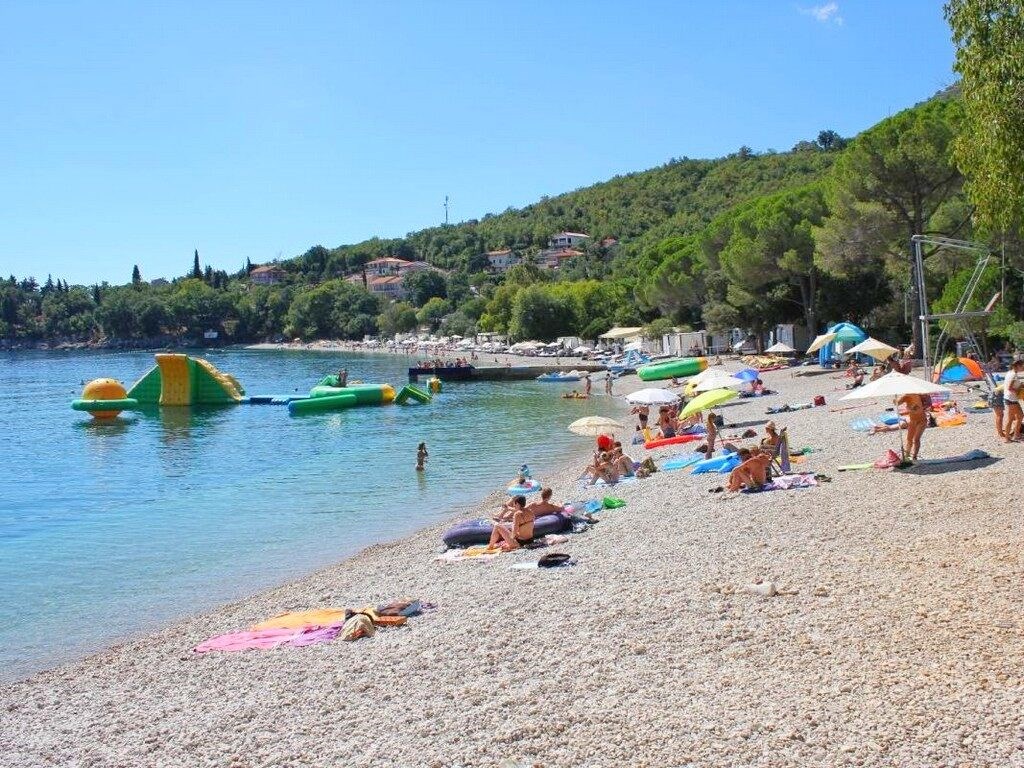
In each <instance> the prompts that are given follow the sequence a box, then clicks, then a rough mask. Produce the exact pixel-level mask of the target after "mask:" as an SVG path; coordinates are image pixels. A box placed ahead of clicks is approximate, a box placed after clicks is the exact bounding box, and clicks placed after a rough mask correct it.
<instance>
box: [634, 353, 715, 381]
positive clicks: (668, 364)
mask: <svg viewBox="0 0 1024 768" xmlns="http://www.w3.org/2000/svg"><path fill="white" fill-rule="evenodd" d="M707 367H708V360H707V358H706V357H680V358H677V359H675V360H665V361H663V362H660V363H652V364H651V365H645V366H642V367H640V368H637V371H636V375H637V376H638V377H639V378H640V380H641V381H658V380H660V379H671V378H674V377H676V376H696V375H697V374H698V373H700V372H701V371H703V370H704V369H705V368H707Z"/></svg>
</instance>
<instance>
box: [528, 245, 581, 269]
mask: <svg viewBox="0 0 1024 768" xmlns="http://www.w3.org/2000/svg"><path fill="white" fill-rule="evenodd" d="M582 255H583V251H577V250H576V249H575V248H553V249H552V248H549V249H548V250H546V251H541V252H540V253H539V254H538V256H537V266H538V267H541V268H543V269H558V268H559V267H561V266H562V264H563V263H565V262H566V261H568V260H569V259H571V258H573V257H574V256H582Z"/></svg>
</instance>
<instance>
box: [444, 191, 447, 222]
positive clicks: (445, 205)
mask: <svg viewBox="0 0 1024 768" xmlns="http://www.w3.org/2000/svg"><path fill="white" fill-rule="evenodd" d="M444 225H445V226H446V227H447V226H448V195H445V196H444Z"/></svg>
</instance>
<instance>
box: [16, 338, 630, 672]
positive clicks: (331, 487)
mask: <svg viewBox="0 0 1024 768" xmlns="http://www.w3.org/2000/svg"><path fill="white" fill-rule="evenodd" d="M206 357H207V358H208V359H210V361H211V362H213V363H214V364H215V365H217V366H218V367H219V368H221V370H224V371H227V372H230V373H233V374H234V375H235V376H236V377H237V378H238V379H239V380H240V381H241V382H242V383H243V385H244V386H245V387H246V390H247V392H248V394H295V393H303V392H305V391H307V390H308V389H309V387H310V386H312V385H313V384H314V383H315V382H316V380H317V379H318V378H320V376H322V375H323V374H325V373H329V372H333V371H336V370H337V369H338V368H339V367H341V366H342V365H344V366H346V367H347V368H348V369H349V372H350V376H349V378H350V379H362V380H364V381H367V382H383V381H386V382H389V383H391V384H393V385H395V386H396V389H397V388H398V387H399V386H401V385H402V384H403V383H405V381H406V375H405V373H406V368H407V367H408V365H409V362H410V361H409V359H408V358H404V357H392V356H372V355H339V354H336V353H314V352H263V351H260V352H256V351H243V350H230V351H215V352H212V353H209V354H207V355H206ZM152 365H153V356H152V354H150V353H144V352H132V353H61V352H26V353H0V393H2V397H0V435H2V437H0V446H2V450H0V462H2V467H3V475H2V479H3V481H2V482H0V678H2V679H11V678H15V677H19V676H23V675H25V674H27V673H29V672H31V671H33V670H36V669H40V668H42V667H44V666H46V665H48V664H52V663H54V662H56V661H60V660H63V659H67V658H69V657H74V656H76V655H80V654H82V653H83V652H86V651H89V650H92V649H96V648H99V647H102V646H103V645H104V644H105V643H107V642H109V641H110V640H112V639H115V638H117V637H120V636H123V635H126V634H130V633H134V632H139V631H141V630H145V629H149V628H153V627H155V626H159V625H160V624H161V623H165V622H167V621H169V620H172V619H174V618H175V617H178V616H181V615H183V614H186V613H191V612H194V611H197V610H200V609H204V608H210V607H212V606H214V605H217V604H218V603H222V602H224V601H227V600H230V599H232V598H235V597H239V596H242V595H244V594H247V593H250V592H252V591H254V590H255V589H257V588H260V587H266V586H270V585H273V584H276V583H279V582H281V581H284V580H286V579H287V578H289V577H293V576H296V575H300V574H302V573H306V572H308V571H310V570H312V569H314V568H316V567H318V566H321V565H324V564H327V563H331V562H335V561H337V560H339V559H341V558H343V557H345V556H346V555H349V554H352V553H353V552H355V551H356V550H358V549H360V548H362V547H364V546H366V545H368V544H371V543H373V542H377V541H381V540H384V539H393V538H397V537H399V536H401V535H403V534H407V533H409V532H411V531H414V530H416V529H417V528H421V527H423V526H425V525H428V524H430V523H433V522H435V521H437V520H440V519H442V518H444V517H446V516H450V515H451V514H452V512H453V510H455V509H457V508H458V507H460V506H462V505H465V504H468V503H471V502H473V501H477V500H479V499H480V498H481V497H483V496H484V495H485V494H486V493H488V492H490V491H492V490H495V489H496V488H500V487H503V486H504V485H506V484H507V481H508V480H509V479H511V477H512V476H513V475H514V473H515V470H516V469H517V468H518V466H519V465H520V464H522V463H523V462H528V463H529V464H530V465H531V466H532V467H533V468H534V469H535V475H539V476H540V477H541V478H542V479H543V472H542V471H541V470H542V469H543V467H545V466H551V465H553V464H557V463H559V462H561V461H562V460H563V457H565V456H566V454H567V452H569V451H571V450H572V449H574V448H576V449H578V448H579V447H580V446H581V445H584V444H585V443H586V440H587V439H586V438H580V437H576V436H574V435H571V434H569V433H568V432H567V431H566V430H565V426H566V425H567V424H568V423H569V422H570V421H571V420H573V419H575V418H578V417H579V416H584V415H589V414H591V413H598V412H606V413H607V412H608V411H609V408H610V403H609V401H608V399H607V398H605V397H603V396H598V397H596V398H594V400H593V401H591V402H582V401H564V400H562V399H561V398H559V397H558V394H560V393H561V392H563V391H564V390H565V389H567V388H568V387H567V386H566V385H561V384H540V383H536V382H520V383H511V384H504V383H494V384H487V383H479V384H446V386H445V391H444V392H443V394H441V395H440V396H439V397H437V398H435V400H434V402H433V403H432V404H431V405H429V406H420V407H415V406H407V407H401V406H383V407H369V408H359V409H353V410H348V411H341V412H337V413H325V414H316V415H308V416H300V417H293V416H289V414H288V410H287V408H285V407H284V406H271V405H259V406H256V405H238V406H233V407H227V408H220V409H214V410H209V409H203V410H198V409H187V408H178V409H174V408H164V409H160V410H157V411H154V412H152V413H148V412H147V413H125V414H122V418H121V420H120V421H119V422H118V423H116V424H107V425H102V426H101V425H98V424H93V423H91V421H92V420H91V418H90V417H89V416H88V415H87V414H84V413H78V412H75V411H72V410H71V409H70V405H69V404H70V401H71V400H72V399H73V398H75V397H77V396H78V394H79V393H80V391H81V386H82V384H83V383H84V382H85V381H87V380H89V379H92V378H96V377H100V376H110V377H113V378H117V379H120V380H121V381H123V382H124V383H125V385H126V386H130V385H131V383H132V382H134V381H135V380H136V379H137V378H138V377H139V376H141V375H142V374H144V373H145V372H146V371H147V370H149V368H151V367H152ZM594 389H595V391H596V390H599V389H600V386H599V385H598V386H595V387H594ZM421 440H423V441H426V443H427V447H428V449H429V451H430V461H429V463H428V470H427V472H426V473H424V474H420V473H417V472H415V471H414V469H413V467H414V465H415V456H416V446H417V444H418V443H419V442H420V441H421ZM439 543H440V542H439Z"/></svg>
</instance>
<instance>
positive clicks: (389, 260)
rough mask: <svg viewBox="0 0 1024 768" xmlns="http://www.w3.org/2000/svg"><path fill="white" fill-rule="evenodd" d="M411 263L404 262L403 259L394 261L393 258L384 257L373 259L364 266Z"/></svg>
mask: <svg viewBox="0 0 1024 768" xmlns="http://www.w3.org/2000/svg"><path fill="white" fill-rule="evenodd" d="M412 263H413V262H411V261H406V260H405V259H396V258H395V257H394V256H384V257H383V258H380V259H374V260H373V261H368V262H366V266H370V265H371V264H412Z"/></svg>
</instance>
